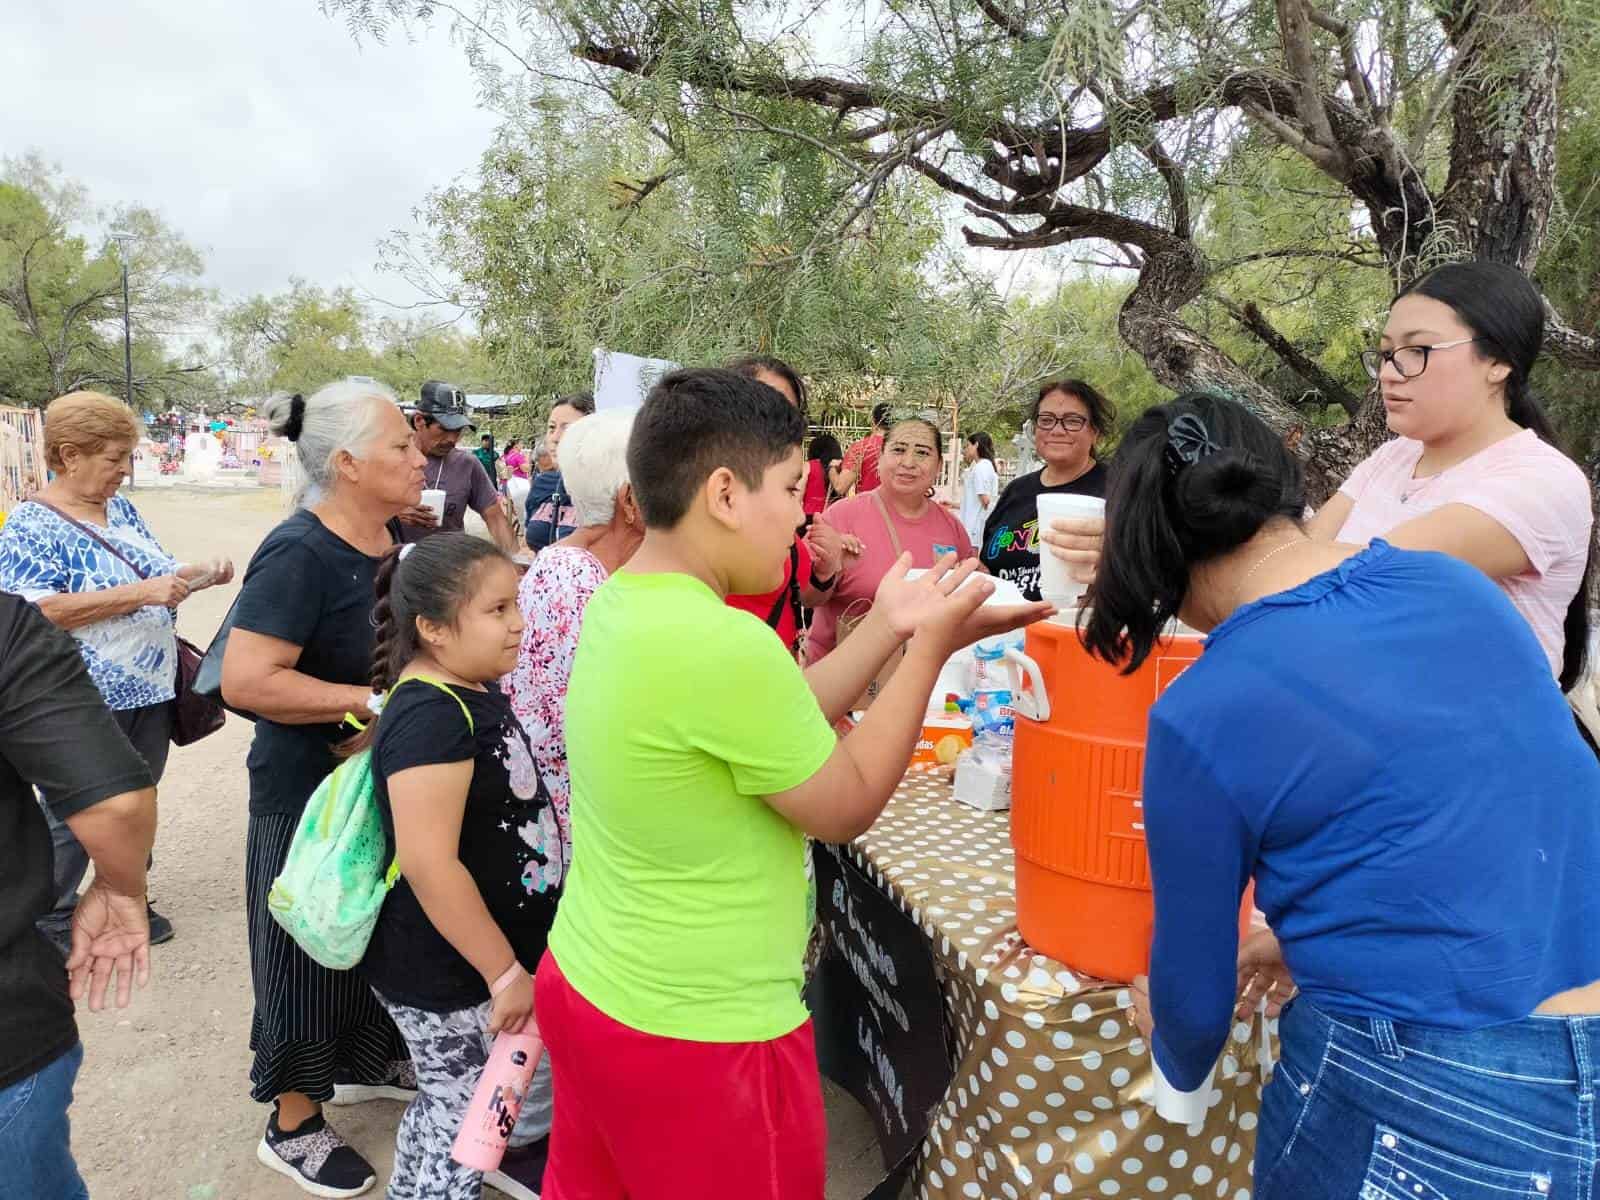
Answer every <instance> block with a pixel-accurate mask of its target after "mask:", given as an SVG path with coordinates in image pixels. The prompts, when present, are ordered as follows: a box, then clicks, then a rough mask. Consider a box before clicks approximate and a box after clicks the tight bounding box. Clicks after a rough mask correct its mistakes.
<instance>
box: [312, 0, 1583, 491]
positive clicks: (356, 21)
mask: <svg viewBox="0 0 1600 1200" xmlns="http://www.w3.org/2000/svg"><path fill="white" fill-rule="evenodd" d="M323 7H324V9H325V10H327V11H329V12H331V13H335V14H337V15H339V16H341V17H343V18H344V19H346V20H347V21H348V22H349V24H350V26H351V28H352V29H353V30H354V31H355V32H356V33H357V34H358V35H363V36H370V35H376V36H383V34H384V33H385V31H386V30H388V29H390V28H391V27H392V26H393V25H395V24H396V23H400V24H404V23H409V22H412V21H416V20H423V21H428V20H432V19H434V18H435V17H436V16H437V17H438V18H439V19H441V20H446V21H448V22H449V24H450V27H451V29H452V31H453V32H454V33H455V34H456V35H457V36H459V37H460V38H461V39H462V41H463V43H464V45H465V46H466V48H467V51H468V53H469V55H470V56H471V58H472V61H473V62H474V63H475V64H476V65H477V66H478V67H479V69H480V74H481V76H482V78H483V81H484V85H485V91H486V94H487V95H489V96H490V97H492V98H495V99H498V100H500V101H502V102H504V103H505V104H506V105H507V107H508V111H518V112H525V111H528V108H529V106H537V105H540V104H548V103H551V102H552V101H554V102H557V103H570V102H571V101H572V99H573V98H574V97H580V96H593V97H601V98H602V99H601V100H600V102H599V104H598V106H592V111H593V113H594V114H595V120H596V121H597V122H598V130H599V131H600V134H601V136H600V139H599V140H600V142H601V143H602V145H603V146H605V147H607V148H609V147H610V146H622V147H625V148H626V147H632V148H633V149H632V150H630V151H629V152H630V153H637V148H638V147H641V146H642V147H644V148H645V152H646V153H647V156H648V158H649V162H648V165H644V164H636V163H633V162H630V161H629V160H628V158H627V155H626V154H624V155H623V156H622V158H621V159H619V161H618V163H617V164H615V165H614V166H613V167H612V168H611V169H618V170H620V169H626V170H630V171H632V172H633V175H632V176H631V177H630V186H632V187H633V188H634V189H635V196H636V198H637V201H638V205H637V206H638V207H639V208H640V209H641V210H642V209H647V208H655V209H657V210H660V211H661V212H663V213H669V212H675V213H677V214H680V219H681V214H683V213H691V214H693V215H694V217H695V220H696V224H695V225H693V226H690V227H686V228H683V229H682V230H681V231H680V236H681V237H682V238H683V239H684V240H685V241H687V242H690V243H693V244H695V245H696V246H697V247H698V248H699V249H700V250H701V251H702V253H701V254H700V258H699V263H698V266H697V267H696V268H695V269H698V270H703V271H711V272H719V271H723V270H725V269H726V268H725V266H724V265H723V260H722V259H721V258H720V256H718V255H717V254H715V253H712V252H711V251H712V250H713V249H714V247H713V246H711V245H707V244H705V243H706V242H707V239H708V237H709V236H710V235H708V233H707V224H706V223H707V221H708V220H709V219H710V218H712V217H721V218H723V219H725V220H727V221H730V222H734V223H736V224H737V225H738V227H739V228H741V229H743V230H746V231H750V232H752V233H753V232H755V231H757V230H761V229H762V224H763V222H765V221H767V220H768V219H770V215H771V213H772V211H773V209H772V207H771V205H772V203H773V202H774V199H775V198H777V199H781V204H782V208H781V211H782V212H783V213H784V214H786V215H788V216H789V217H790V220H789V221H788V222H786V223H784V224H783V225H782V227H781V230H780V231H779V233H780V236H768V234H767V233H765V232H763V233H762V235H761V236H760V237H759V238H758V239H756V246H757V247H759V246H760V245H762V244H771V245H772V246H774V247H776V246H783V247H788V248H790V251H791V252H792V251H793V250H794V249H795V248H800V247H808V248H809V247H814V248H815V249H812V250H810V251H807V250H802V251H801V253H802V259H803V261H805V262H811V261H824V260H823V259H822V258H821V257H820V255H821V253H822V250H821V248H822V247H834V246H840V245H844V244H847V243H849V241H850V239H851V237H852V236H853V235H855V234H858V233H860V231H862V230H867V231H869V232H868V236H875V237H886V236H889V235H888V234H886V233H885V232H884V230H883V227H884V225H885V224H888V225H889V226H891V230H892V232H893V233H895V234H899V235H903V234H904V232H905V231H906V230H908V229H911V228H917V227H918V226H917V224H916V221H915V218H914V216H911V215H909V214H914V213H915V212H916V211H917V206H918V205H920V206H921V209H922V211H923V212H928V213H934V214H937V215H938V216H940V217H941V218H942V219H944V220H947V221H948V220H950V218H952V217H955V216H956V214H955V213H954V212H952V210H951V206H958V207H959V212H960V215H959V217H958V218H957V219H959V220H960V221H961V222H963V224H962V234H963V236H964V238H965V240H966V241H967V243H968V244H969V245H972V246H976V247H987V248H994V249H1002V250H1011V251H1041V250H1048V249H1050V248H1060V247H1073V248H1075V249H1074V250H1072V253H1073V254H1074V256H1075V257H1077V258H1079V259H1080V260H1081V259H1084V258H1086V257H1087V258H1088V259H1090V260H1091V261H1099V262H1100V263H1101V264H1102V265H1103V266H1105V267H1106V268H1107V269H1108V270H1110V271H1113V272H1118V273H1120V272H1123V271H1125V272H1126V275H1125V276H1124V278H1125V279H1126V281H1127V285H1128V286H1126V287H1125V288H1124V290H1123V294H1122V299H1121V302H1120V307H1119V308H1118V311H1117V314H1116V332H1117V335H1118V337H1119V338H1120V339H1121V340H1122V342H1123V343H1124V344H1125V345H1126V346H1127V347H1129V348H1130V349H1131V350H1132V351H1133V352H1134V353H1135V354H1137V355H1138V356H1139V358H1141V359H1142V360H1143V361H1144V363H1145V365H1146V367H1147V368H1148V370H1149V371H1150V373H1151V375H1152V376H1153V377H1154V378H1155V379H1156V380H1158V381H1159V382H1160V384H1161V385H1163V387H1166V388H1180V387H1191V386H1221V387H1224V388H1227V389H1229V390H1231V391H1233V392H1234V393H1236V394H1238V395H1239V396H1240V397H1241V398H1243V399H1244V400H1245V401H1246V402H1247V403H1249V404H1251V405H1252V406H1253V407H1255V409H1256V410H1257V411H1258V412H1260V413H1261V414H1262V415H1263V416H1265V417H1267V419H1268V420H1270V421H1272V422H1273V423H1275V424H1276V425H1277V426H1278V427H1279V428H1280V429H1283V430H1284V431H1285V432H1288V431H1290V430H1293V429H1295V428H1296V427H1300V428H1305V427H1307V426H1311V427H1313V428H1312V429H1311V435H1312V436H1310V437H1309V438H1307V439H1306V440H1305V443H1304V444H1305V445H1306V446H1307V447H1309V448H1310V449H1311V451H1312V465H1313V467H1314V468H1315V470H1314V472H1313V474H1314V477H1315V479H1316V480H1317V482H1318V483H1320V485H1321V486H1323V487H1328V486H1331V485H1332V483H1333V482H1336V480H1337V479H1338V478H1339V477H1340V476H1341V475H1342V473H1343V471H1344V470H1346V469H1348V467H1349V465H1350V463H1351V461H1352V460H1353V458H1354V457H1355V456H1357V455H1359V454H1360V453H1361V452H1362V451H1364V449H1365V445H1364V444H1363V439H1364V438H1367V437H1369V436H1370V435H1372V434H1373V432H1374V426H1373V425H1372V424H1371V422H1357V423H1355V424H1353V425H1352V426H1351V427H1350V428H1351V430H1352V432H1351V433H1350V434H1348V435H1347V434H1344V433H1341V432H1337V431H1318V430H1317V429H1315V428H1314V427H1315V426H1318V425H1321V424H1324V423H1327V422H1337V421H1340V420H1342V419H1343V417H1344V416H1346V415H1349V414H1350V412H1351V410H1352V409H1361V408H1362V406H1363V398H1364V396H1365V394H1366V391H1367V388H1366V381H1365V379H1364V377H1363V376H1362V374H1361V373H1360V371H1359V368H1358V366H1357V365H1356V360H1355V351H1356V349H1357V348H1358V346H1359V344H1360V343H1361V341H1362V340H1363V339H1365V338H1367V337H1369V336H1370V333H1371V330H1372V329H1373V328H1374V327H1375V326H1376V325H1377V324H1379V323H1381V320H1382V313H1383V308H1384V305H1385V302H1386V300H1387V298H1388V297H1389V296H1390V295H1392V293H1393V291H1394V290H1395V288H1396V286H1397V285H1399V284H1401V283H1404V282H1405V281H1407V280H1409V279H1410V278H1412V277H1414V276H1415V275H1416V274H1417V273H1418V272H1420V271H1422V270H1424V269H1426V268H1427V267H1429V266H1431V265H1433V264H1435V263H1438V262H1441V261H1445V260H1448V259H1450V258H1453V257H1459V256H1463V255H1482V256H1487V257H1490V258H1495V259H1498V260H1501V261H1507V262H1512V263H1515V264H1517V265H1519V266H1522V267H1524V268H1526V269H1533V268H1534V267H1535V266H1536V265H1541V266H1542V265H1543V264H1542V263H1541V252H1543V251H1546V247H1547V242H1549V241H1551V239H1552V238H1554V239H1555V241H1556V244H1560V240H1561V239H1562V238H1564V237H1566V236H1568V235H1567V232H1566V231H1567V230H1568V229H1569V228H1570V229H1575V230H1577V231H1578V233H1577V236H1586V235H1588V234H1589V231H1590V230H1591V229H1592V225H1590V224H1587V221H1588V218H1587V216H1580V214H1584V213H1587V212H1588V211H1589V210H1588V209H1587V208H1586V207H1585V204H1586V203H1592V201H1585V200H1584V198H1583V196H1582V195H1581V194H1575V187H1574V186H1569V182H1568V174H1569V173H1568V172H1567V171H1566V169H1565V168H1563V173H1562V174H1561V176H1560V177H1558V172H1557V163H1558V161H1565V160H1566V159H1569V158H1573V157H1581V155H1582V153H1583V151H1582V144H1583V143H1582V135H1581V134H1580V133H1579V132H1578V130H1577V128H1576V124H1578V123H1583V122H1586V121H1587V120H1588V116H1587V110H1588V105H1589V102H1590V100H1591V98H1592V97H1593V96H1594V95H1595V80H1594V78H1593V75H1594V72H1593V68H1592V67H1591V66H1590V64H1591V63H1592V62H1593V61H1594V58H1595V55H1594V54H1593V50H1594V49H1595V47H1594V40H1595V29H1596V28H1597V26H1600V16H1597V13H1596V11H1595V9H1594V6H1593V5H1592V3H1589V2H1587V0H1475V2H1473V3H1467V2H1465V0H1461V2H1457V0H1440V2H1436V0H1222V2H1221V3H1205V4H1201V3H1191V2H1188V0H1181V2H1173V0H1093V2H1091V3H1084V4H1070V5H1061V4H1056V3H1051V2H1049V0H904V2H898V3H894V4H890V5H888V6H887V7H882V6H870V5H859V4H849V3H844V4H836V5H829V6H825V7H824V8H823V9H821V10H819V9H817V8H816V7H815V6H811V5H792V4H787V3H767V2H763V3H759V4H756V3H731V4H723V5H704V4H696V3H692V2H690V0H650V2H648V3H644V2H640V0H560V2H559V3H557V2H555V0H472V2H470V3H465V4H459V5H449V6H440V5H434V4H428V3H420V2H418V0H323ZM508 52H509V53H508ZM1563 63H1566V64H1567V65H1568V67H1569V74H1568V76H1567V82H1566V83H1565V84H1562V83H1561V80H1562V65H1563ZM1558 88H1559V89H1560V90H1559V91H1558ZM1575 90H1576V91H1581V92H1582V96H1581V97H1579V96H1577V95H1575ZM1578 113H1582V114H1584V115H1582V116H1579V117H1577V120H1576V122H1575V121H1574V119H1573V114H1578ZM1558 148H1559V149H1560V154H1558ZM802 164H804V166H803V167H802ZM780 165H781V167H782V175H781V178H782V180H783V183H782V184H781V185H779V186H778V188H777V191H776V192H774V191H773V190H771V189H772V186H773V181H774V179H775V171H776V169H777V168H778V167H779V166H780ZM1578 174H1579V175H1580V176H1582V177H1583V178H1584V179H1585V181H1587V180H1592V179H1593V177H1594V172H1593V170H1592V168H1591V169H1589V170H1588V171H1587V172H1586V173H1585V172H1583V171H1581V170H1580V171H1579V172H1578ZM908 180H916V181H918V183H920V184H923V185H927V186H931V187H932V188H933V189H935V190H936V192H937V194H938V196H939V197H940V199H939V200H931V199H927V198H925V197H926V196H927V193H925V192H922V191H919V190H918V189H917V188H915V187H911V186H907V181H908ZM550 182H551V185H552V186H556V187H563V186H565V185H566V181H564V180H553V181H550ZM1577 183H1578V179H1577V177H1573V178H1572V179H1571V184H1573V185H1577ZM713 197H719V198H720V206H719V205H717V204H712V207H710V208H709V209H708V208H706V207H704V205H706V204H708V203H711V198H713ZM438 215H439V216H441V217H444V216H446V214H443V213H440V214H438ZM1566 222H1576V224H1573V225H1570V226H1569V225H1568V224H1566ZM952 223H953V222H952ZM528 229H531V226H528V227H525V230H528ZM530 236H534V237H537V236H538V235H531V234H530ZM1593 241H1594V239H1593V238H1592V236H1590V237H1588V242H1589V243H1590V244H1591V245H1592V243H1593ZM730 244H731V245H732V246H733V247H735V248H736V249H737V251H738V255H736V257H735V262H736V264H737V263H739V262H743V263H746V264H748V263H750V262H760V261H762V260H761V258H760V256H759V254H756V255H755V256H754V257H752V246H751V244H750V239H749V238H745V239H735V240H734V241H733V242H732V243H730ZM781 254H782V252H779V253H778V255H777V257H781ZM739 256H743V257H742V258H741V257H739ZM611 268H612V264H610V263H607V264H606V265H605V267H604V269H605V270H610V269H611ZM827 270H828V272H829V274H832V273H833V271H835V270H837V264H836V263H829V264H828V265H827ZM1565 270H1566V268H1565V265H1563V267H1562V268H1561V269H1560V270H1558V271H1557V272H1556V273H1557V274H1559V273H1562V272H1563V271H1565ZM1545 273H1546V275H1549V274H1550V273H1549V272H1548V271H1546V272H1545ZM920 274H921V275H922V277H923V278H924V279H927V280H930V281H932V282H935V283H940V284H942V283H943V280H942V279H940V277H939V275H938V273H937V272H929V271H928V270H927V268H926V267H922V268H920ZM689 277H690V278H695V276H693V275H690V276H689ZM1552 278H1553V277H1552ZM893 280H894V277H893V276H892V275H891V276H888V277H887V280H886V282H889V283H892V282H893ZM890 290H891V291H892V288H891V289H890ZM1560 290H1561V289H1560V288H1559V287H1557V286H1556V285H1555V284H1554V282H1552V283H1551V291H1552V295H1553V296H1554V295H1555V294H1556V293H1557V292H1558V291H1560ZM752 311H756V312H760V313H763V314H769V315H770V314H771V313H773V312H776V311H778V310H777V309H775V308H771V307H766V308H759V309H756V308H752ZM1581 311H1582V308H1581V306H1580V308H1579V309H1576V310H1573V309H1569V308H1563V307H1557V308H1555V309H1553V310H1552V320H1551V323H1550V336H1549V339H1548V346H1549V349H1550V351H1551V352H1552V354H1553V355H1554V356H1555V357H1557V358H1559V359H1560V360H1561V362H1562V363H1564V364H1565V366H1566V368H1567V369H1569V370H1572V371H1583V372H1588V371H1592V370H1594V369H1596V368H1597V367H1600V341H1597V340H1596V338H1595V336H1594V334H1593V332H1592V326H1591V325H1588V324H1585V323H1584V321H1583V320H1582V319H1581V318H1579V317H1577V316H1574V315H1573V313H1574V312H1581ZM867 312H868V314H869V318H870V309H869V310H867ZM738 327H742V326H735V328H738ZM849 327H850V328H851V329H855V328H857V327H860V328H862V329H863V330H870V329H871V328H872V322H871V320H870V319H866V320H862V319H852V320H851V321H850V324H849ZM955 357H956V356H955V355H953V354H951V355H948V356H947V360H946V361H955ZM1376 431H1377V432H1378V433H1381V422H1379V423H1378V425H1377V426H1376ZM1322 432H1327V433H1328V436H1326V437H1324V436H1321V433H1322Z"/></svg>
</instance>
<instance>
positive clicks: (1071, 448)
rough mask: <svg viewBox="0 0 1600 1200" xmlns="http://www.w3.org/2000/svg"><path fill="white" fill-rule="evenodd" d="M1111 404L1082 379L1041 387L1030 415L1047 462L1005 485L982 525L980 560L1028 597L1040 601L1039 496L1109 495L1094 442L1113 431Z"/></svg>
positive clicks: (1038, 443) (1036, 439) (1040, 543)
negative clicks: (987, 518)
mask: <svg viewBox="0 0 1600 1200" xmlns="http://www.w3.org/2000/svg"><path fill="white" fill-rule="evenodd" d="M1114 418H1115V410H1114V409H1112V407H1111V402H1110V401H1109V400H1107V399H1106V398H1105V397H1104V396H1102V395H1101V394H1100V393H1099V392H1097V391H1095V389H1094V388H1093V387H1091V386H1090V385H1089V384H1087V383H1085V382H1084V381H1083V380H1081V379H1061V380H1053V381H1051V382H1048V383H1046V384H1045V385H1044V386H1043V387H1041V388H1040V389H1039V396H1038V398H1037V399H1036V400H1035V401H1034V402H1033V409H1032V410H1031V411H1030V412H1029V414H1028V419H1029V420H1031V421H1032V422H1033V431H1034V433H1033V436H1034V446H1035V448H1036V449H1037V451H1038V453H1039V457H1040V458H1042V459H1043V460H1044V466H1043V467H1042V468H1040V469H1039V470H1037V471H1034V472H1033V473H1031V474H1029V475H1021V476H1019V477H1017V478H1016V479H1013V480H1012V481H1011V483H1010V484H1008V485H1007V487H1006V490H1005V491H1003V492H1001V493H1000V499H998V500H997V501H995V505H994V509H993V510H992V511H991V512H990V514H989V520H988V521H987V522H986V523H985V524H984V527H983V544H982V545H980V546H979V547H978V548H977V549H978V558H979V560H980V561H981V562H982V563H983V565H984V566H985V567H987V568H988V570H989V573H990V574H991V575H994V576H997V577H998V578H1000V579H1007V580H1010V581H1011V582H1012V583H1014V584H1016V585H1017V587H1019V588H1021V589H1022V594H1023V595H1024V596H1026V597H1027V598H1028V599H1029V600H1038V599H1040V595H1039V552H1040V548H1041V546H1042V544H1043V543H1042V542H1041V540H1040V536H1039V512H1038V505H1039V497H1040V495H1041V494H1043V493H1046V492H1051V493H1056V492H1073V493H1076V494H1078V495H1081V496H1102V497H1103V496H1104V495H1105V494H1106V468H1105V465H1104V464H1103V463H1101V462H1100V461H1099V459H1098V458H1096V457H1095V446H1096V445H1097V444H1098V443H1099V441H1100V439H1101V438H1103V437H1104V436H1105V435H1106V434H1108V433H1110V432H1111V427H1112V422H1113V420H1114Z"/></svg>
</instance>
